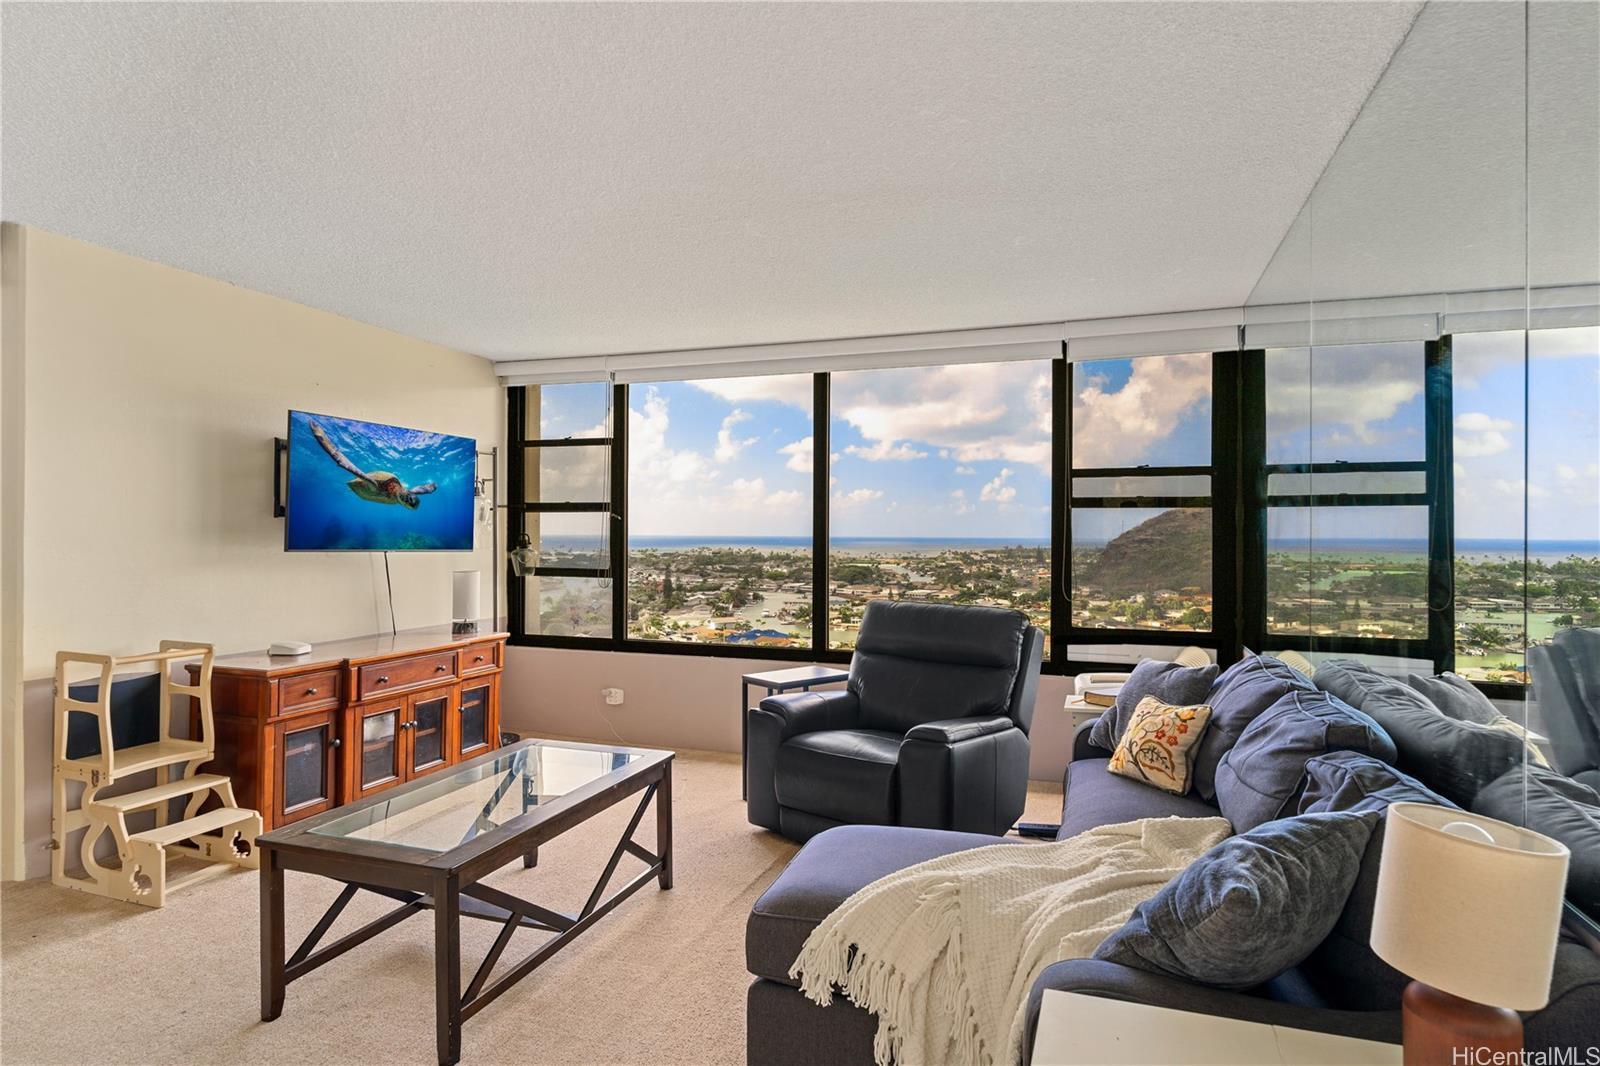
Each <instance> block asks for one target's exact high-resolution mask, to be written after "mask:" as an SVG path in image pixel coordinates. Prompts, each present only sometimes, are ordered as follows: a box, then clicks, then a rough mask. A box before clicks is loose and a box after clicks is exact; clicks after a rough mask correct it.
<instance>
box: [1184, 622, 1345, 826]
mask: <svg viewBox="0 0 1600 1066" xmlns="http://www.w3.org/2000/svg"><path fill="white" fill-rule="evenodd" d="M1315 691H1316V686H1315V685H1313V684H1312V683H1311V679H1310V678H1308V677H1306V676H1305V675H1304V674H1302V673H1300V672H1299V671H1298V670H1296V669H1294V668H1293V667H1291V666H1288V665H1287V664H1285V663H1282V662H1279V661H1278V660H1277V659H1274V658H1272V657H1271V656H1269V655H1257V654H1255V653H1254V652H1246V653H1245V656H1244V658H1243V659H1240V660H1239V661H1238V662H1236V663H1234V664H1233V665H1232V666H1230V667H1228V668H1227V669H1226V670H1224V671H1223V673H1222V676H1221V677H1219V678H1217V683H1216V684H1214V685H1212V686H1211V692H1210V694H1209V695H1207V696H1206V698H1205V702H1206V703H1207V704H1209V705H1210V707H1211V725H1210V726H1209V727H1207V729H1206V735H1205V736H1204V737H1202V738H1201V739H1200V750H1199V751H1198V752H1196V753H1195V757H1194V788H1195V791H1196V792H1198V793H1200V796H1201V798H1202V799H1207V800H1214V799H1216V798H1217V767H1218V766H1219V765H1221V763H1222V758H1223V756H1225V755H1227V754H1228V749H1229V748H1232V747H1233V746H1234V745H1235V744H1236V743H1238V741H1239V738H1240V737H1241V736H1243V735H1244V731H1245V730H1246V729H1248V728H1249V726H1250V723H1251V722H1253V721H1255V720H1256V717H1257V716H1258V715H1260V714H1261V712H1263V711H1265V710H1266V709H1267V708H1268V707H1271V706H1272V705H1273V704H1274V703H1276V702H1278V700H1280V699H1282V698H1283V697H1284V696H1285V695H1287V694H1288V693H1290V692H1315Z"/></svg>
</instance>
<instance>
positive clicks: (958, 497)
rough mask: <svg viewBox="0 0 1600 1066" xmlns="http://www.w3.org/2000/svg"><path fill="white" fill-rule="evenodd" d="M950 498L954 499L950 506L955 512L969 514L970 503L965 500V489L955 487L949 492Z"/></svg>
mask: <svg viewBox="0 0 1600 1066" xmlns="http://www.w3.org/2000/svg"><path fill="white" fill-rule="evenodd" d="M950 498H951V499H952V500H954V501H955V503H954V504H953V505H952V508H953V510H954V511H955V513H956V514H971V513H972V512H973V506H972V504H971V503H969V502H968V501H967V491H966V490H965V489H956V490H955V491H954V492H952V493H951V494H950Z"/></svg>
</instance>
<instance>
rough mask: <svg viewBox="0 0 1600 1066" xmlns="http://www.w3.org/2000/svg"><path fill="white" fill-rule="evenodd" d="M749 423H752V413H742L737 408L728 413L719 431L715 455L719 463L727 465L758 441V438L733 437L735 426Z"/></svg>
mask: <svg viewBox="0 0 1600 1066" xmlns="http://www.w3.org/2000/svg"><path fill="white" fill-rule="evenodd" d="M748 421H750V413H749V412H748V411H741V410H739V409H738V408H737V407H735V408H734V409H733V410H732V411H731V412H729V413H728V417H727V418H724V419H723V420H722V428H721V429H719V430H717V450H716V453H715V454H716V457H717V462H719V463H726V462H730V461H732V460H733V459H734V458H735V457H736V456H738V454H739V453H740V452H742V451H744V450H745V449H746V448H748V447H750V445H752V444H754V443H755V442H756V441H757V439H758V438H756V437H744V438H736V437H735V436H734V435H733V427H734V426H736V425H738V424H739V423H740V422H748Z"/></svg>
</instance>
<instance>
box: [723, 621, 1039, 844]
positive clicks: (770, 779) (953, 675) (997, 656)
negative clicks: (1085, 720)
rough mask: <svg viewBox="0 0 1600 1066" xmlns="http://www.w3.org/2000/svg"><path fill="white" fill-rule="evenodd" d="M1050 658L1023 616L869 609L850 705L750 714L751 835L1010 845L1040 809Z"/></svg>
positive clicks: (824, 699)
mask: <svg viewBox="0 0 1600 1066" xmlns="http://www.w3.org/2000/svg"><path fill="white" fill-rule="evenodd" d="M1043 647H1044V634H1043V633H1041V632H1040V631H1039V629H1038V628H1037V627H1035V626H1031V625H1029V624H1028V619H1027V616H1026V615H1024V614H1022V613H1021V612H1020V611H1011V610H1005V609H1002V608H998V607H958V606H945V605H940V604H926V603H907V602H905V601H903V600H901V601H890V600H874V601H872V602H871V603H869V604H867V609H866V613H865V615H864V616H863V617H862V620H861V632H860V634H859V636H858V638H857V640H856V650H855V655H854V657H853V658H852V659H851V660H850V681H849V686H848V687H847V688H846V689H845V690H844V691H842V692H796V693H789V694H785V695H781V696H770V697H768V698H767V699H764V700H762V701H761V706H760V707H759V708H757V709H756V710H754V711H752V712H751V714H750V746H749V764H748V770H747V771H746V772H747V774H748V782H747V783H748V785H749V794H750V799H749V807H748V813H749V817H750V821H751V823H752V824H753V825H759V826H764V827H766V828H768V829H772V830H775V831H777V832H779V833H781V834H783V835H784V836H786V837H789V838H790V839H791V840H806V839H808V838H810V837H812V836H815V835H816V834H817V833H820V832H822V831H823V830H824V829H829V828H832V827H833V826H836V825H845V824H856V825H908V826H918V827H921V828H924V829H959V830H964V831H967V832H974V833H992V834H995V835H1000V834H1003V833H1005V832H1006V831H1007V830H1008V829H1010V828H1011V825H1012V823H1013V822H1015V821H1016V819H1017V816H1018V815H1020V814H1021V813H1022V807H1023V803H1024V801H1025V799H1026V797H1027V790H1028V727H1029V726H1030V725H1031V724H1032V722H1033V703H1034V698H1035V696H1036V695H1037V694H1038V689H1039V658H1040V655H1041V653H1042V650H1043Z"/></svg>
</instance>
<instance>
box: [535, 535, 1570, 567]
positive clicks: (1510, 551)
mask: <svg viewBox="0 0 1600 1066" xmlns="http://www.w3.org/2000/svg"><path fill="white" fill-rule="evenodd" d="M1105 543H1106V542H1105V541H1103V540H1095V541H1088V540H1082V541H1074V542H1073V545H1072V546H1073V547H1074V548H1102V547H1104V546H1105ZM545 544H546V545H547V546H549V547H552V548H565V549H567V550H569V551H575V550H580V549H581V550H586V551H593V550H596V549H598V548H599V546H600V538H598V537H546V538H545ZM830 544H831V547H832V549H833V550H834V551H836V552H846V553H855V554H859V553H868V552H876V553H879V554H893V553H900V554H906V553H935V552H940V551H949V550H963V549H969V550H981V549H985V548H988V549H994V548H1010V547H1015V546H1017V545H1019V544H1020V545H1022V546H1023V547H1026V548H1033V547H1043V548H1047V549H1048V548H1049V546H1050V542H1049V541H1048V540H1041V539H1039V538H1037V537H835V538H833V540H832V541H831V542H830ZM628 545H629V547H631V548H633V549H635V550H638V549H653V550H656V551H682V550H685V549H688V548H750V549H754V550H758V551H781V550H790V551H794V550H804V549H807V548H809V547H810V546H811V538H810V537H757V536H750V537H720V536H719V537H713V536H704V537H695V536H670V537H664V536H663V537H653V536H635V537H631V538H629V540H628ZM1527 547H1528V554H1529V556H1530V557H1531V558H1534V559H1539V560H1542V561H1544V562H1558V561H1560V560H1562V559H1565V558H1568V557H1569V556H1573V555H1576V556H1579V557H1581V558H1585V559H1591V558H1600V541H1590V540H1534V541H1529V542H1528V545H1527ZM1271 550H1272V551H1274V552H1306V551H1315V552H1318V553H1327V554H1335V555H1345V554H1367V555H1426V554H1427V553H1428V542H1427V541H1425V540H1421V539H1397V538H1371V539H1360V538H1339V539H1327V540H1318V541H1315V542H1313V543H1309V544H1308V543H1307V542H1306V541H1303V540H1302V541H1274V542H1273V543H1272V549H1271ZM1522 552H1523V542H1522V541H1520V540H1510V539H1500V540H1488V539H1466V538H1463V539H1458V540H1457V541H1456V555H1457V556H1459V557H1462V558H1471V559H1490V558H1501V559H1520V558H1522Z"/></svg>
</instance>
